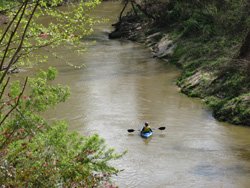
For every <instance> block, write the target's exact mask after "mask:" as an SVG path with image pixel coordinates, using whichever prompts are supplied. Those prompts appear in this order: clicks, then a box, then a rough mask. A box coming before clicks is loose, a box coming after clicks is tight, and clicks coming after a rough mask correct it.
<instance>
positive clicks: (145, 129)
mask: <svg viewBox="0 0 250 188" xmlns="http://www.w3.org/2000/svg"><path fill="white" fill-rule="evenodd" d="M142 132H144V133H147V132H151V128H150V126H147V127H143V129H142Z"/></svg>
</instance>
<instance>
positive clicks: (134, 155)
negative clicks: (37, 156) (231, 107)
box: [46, 2, 250, 188]
mask: <svg viewBox="0 0 250 188" xmlns="http://www.w3.org/2000/svg"><path fill="white" fill-rule="evenodd" d="M119 11H120V4H119V3H118V2H104V3H103V4H102V5H101V6H100V7H99V9H98V10H97V11H96V15H98V16H100V17H109V18H111V21H110V23H112V22H114V20H115V17H116V15H118V12H119ZM110 23H106V24H100V25H98V26H97V27H96V29H97V30H96V32H95V33H94V34H93V35H92V36H90V37H89V40H92V39H94V40H96V42H95V43H90V44H89V46H88V50H87V51H86V53H84V54H82V55H76V54H75V53H73V52H72V51H69V49H67V47H62V48H60V49H58V52H59V53H61V54H64V56H65V60H67V61H69V62H71V63H73V64H75V65H81V64H85V68H81V69H75V68H74V67H70V66H68V65H66V64H65V63H63V62H61V60H58V59H52V60H51V61H50V65H53V66H56V67H57V68H58V70H59V77H58V79H57V82H58V83H62V84H67V85H69V86H70V87H71V93H72V94H71V98H70V99H69V100H68V101H67V102H66V103H64V104H60V105H59V106H58V107H57V108H56V109H54V110H51V111H50V112H49V113H48V115H47V116H48V117H50V118H51V119H67V120H68V122H69V124H70V129H71V130H76V131H78V132H80V133H81V134H82V135H90V134H93V133H98V134H100V135H101V136H102V137H104V138H105V139H106V141H107V143H108V144H109V145H110V146H112V147H114V148H115V149H116V150H117V151H124V150H128V153H127V154H126V155H125V156H124V157H123V158H122V159H120V160H118V161H116V162H115V163H114V164H115V165H116V166H118V167H119V168H120V169H124V171H123V172H121V173H120V174H119V176H118V177H114V180H115V181H116V182H117V184H118V185H119V186H120V187H121V188H127V187H129V188H132V187H136V188H138V187H148V188H153V187H157V188H161V187H162V188H165V187H249V186H250V173H249V169H250V157H249V156H250V154H249V153H250V149H249V148H250V147H249V146H250V137H249V135H250V129H249V128H246V127H236V126H232V125H228V124H224V123H220V122H218V121H216V120H215V119H214V118H213V117H212V116H211V113H210V112H209V111H208V110H206V109H204V107H203V105H202V104H201V102H200V100H196V99H190V98H188V97H186V96H184V95H182V94H180V93H179V92H178V88H177V87H176V85H175V80H176V78H177V77H178V75H179V72H178V71H177V70H176V68H175V67H173V66H171V65H168V64H166V63H164V62H162V61H160V60H157V59H152V57H151V55H150V53H149V51H148V50H147V49H145V48H143V47H142V46H141V45H138V44H135V43H132V42H128V41H123V40H120V41H118V40H116V41H115V40H108V37H107V32H108V31H110V30H111V29H112V28H110V27H108V26H107V25H109V24H110ZM46 66H47V65H46ZM145 121H149V122H150V125H151V127H153V128H158V127H162V126H165V127H166V130H164V131H162V132H161V131H160V130H155V131H154V135H153V136H152V137H151V138H150V139H148V140H147V139H142V138H141V137H140V136H138V135H139V134H138V132H134V133H133V134H128V133H127V129H135V130H137V129H139V128H140V127H141V125H142V124H143V122H145Z"/></svg>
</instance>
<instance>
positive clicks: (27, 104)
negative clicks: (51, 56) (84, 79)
mask: <svg viewBox="0 0 250 188" xmlns="http://www.w3.org/2000/svg"><path fill="white" fill-rule="evenodd" d="M62 2H63V1H62V0H52V1H48V0H34V1H33V0H32V1H31V0H24V1H15V6H14V8H13V7H12V9H9V10H8V11H6V14H7V15H8V16H9V18H10V22H9V25H8V26H7V27H6V30H5V31H1V35H2V37H1V39H0V41H1V42H0V43H1V44H0V50H1V51H0V57H1V61H0V169H1V170H0V185H1V186H2V187H104V186H107V185H111V184H110V177H111V175H112V174H115V173H117V172H118V170H117V169H115V168H114V167H113V166H111V165H110V164H109V161H110V160H113V159H117V158H119V157H121V155H118V154H115V153H114V150H113V149H108V148H106V146H105V143H104V140H103V139H101V138H100V137H99V136H97V135H94V136H91V137H82V136H80V135H78V134H76V133H70V132H69V131H68V130H67V125H66V123H65V122H50V123H49V122H47V121H46V120H45V119H44V118H43V117H42V116H41V115H40V114H41V112H44V111H46V110H47V109H49V108H52V107H54V106H55V105H56V104H58V103H60V102H64V101H65V100H66V99H67V98H68V97H69V88H68V87H65V86H61V85H59V84H58V85H55V84H53V80H54V79H55V78H56V74H57V71H56V69H54V68H51V67H50V68H49V69H48V70H47V71H40V72H39V73H37V74H36V75H35V76H33V77H30V78H28V77H27V78H26V79H24V80H23V79H18V80H17V81H13V80H12V79H13V78H12V77H11V76H9V74H8V72H9V71H10V70H11V69H12V68H14V65H16V66H20V65H26V64H27V62H29V61H30V60H34V59H39V58H42V59H44V57H43V56H36V55H35V53H34V51H35V50H38V49H40V48H44V47H47V46H50V48H49V49H50V50H53V47H56V46H58V45H60V44H65V42H67V43H68V44H69V45H72V46H74V47H79V48H80V47H81V45H80V39H82V38H83V37H84V36H86V35H88V34H90V33H91V32H92V25H93V24H94V23H96V20H95V19H93V18H92V17H90V16H89V13H90V11H91V10H92V8H94V7H95V6H96V5H97V4H98V3H99V1H98V0H89V1H85V0H82V1H78V3H77V4H71V6H70V7H64V10H62V9H59V8H58V7H57V6H58V5H60V4H61V3H62ZM5 8H6V7H5ZM65 9H66V10H65ZM42 16H48V17H50V18H51V20H52V22H51V23H49V24H48V25H46V24H40V21H41V20H40V19H41V17H42ZM34 18H35V19H34ZM34 20H35V21H34ZM51 47H52V48H51Z"/></svg>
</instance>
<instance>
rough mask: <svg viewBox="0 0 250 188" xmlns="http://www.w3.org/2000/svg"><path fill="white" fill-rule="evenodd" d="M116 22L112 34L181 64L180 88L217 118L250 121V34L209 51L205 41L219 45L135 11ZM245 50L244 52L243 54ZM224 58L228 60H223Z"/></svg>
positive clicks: (154, 55)
mask: <svg viewBox="0 0 250 188" xmlns="http://www.w3.org/2000/svg"><path fill="white" fill-rule="evenodd" d="M113 26H114V28H115V29H114V31H113V32H112V33H110V34H109V38H111V39H116V38H125V39H128V40H132V41H136V42H140V43H144V44H145V45H146V46H147V47H148V48H150V49H151V52H152V57H156V58H161V59H163V60H165V61H168V62H170V63H173V64H175V65H177V66H178V67H179V68H181V69H182V75H181V77H180V78H179V79H178V81H177V85H178V86H179V87H180V89H181V92H183V93H185V94H187V95H188V96H190V97H199V98H201V99H202V100H203V101H204V102H205V103H206V104H207V106H208V107H209V108H211V109H212V111H213V115H214V117H215V118H217V119H218V120H221V121H227V122H230V123H233V124H237V125H248V126H249V125H250V78H249V77H250V76H249V75H250V63H249V57H250V55H249V54H250V50H249V44H250V41H249V36H246V38H245V40H243V41H244V42H243V43H242V44H236V45H234V46H233V45H231V44H230V45H228V46H227V44H225V47H223V46H222V47H220V48H221V49H217V48H216V47H215V48H214V49H212V50H211V52H210V51H206V50H203V49H204V46H205V45H206V43H209V44H208V45H211V46H213V45H214V46H216V45H217V44H216V42H210V41H208V42H207V41H206V42H205V43H203V42H202V41H198V42H197V39H195V38H194V37H193V38H192V37H191V38H190V39H187V38H183V37H179V36H177V35H176V34H175V33H174V32H173V30H171V29H169V28H162V27H158V25H157V24H156V23H154V22H150V21H145V20H143V19H140V18H139V17H137V16H135V15H126V16H124V17H122V19H121V21H120V22H118V23H116V24H114V25H113ZM219 40H220V39H219ZM196 48H197V50H196V52H197V51H198V52H199V50H200V52H199V53H200V54H199V55H197V54H195V56H197V57H195V58H194V57H193V56H194V55H193V54H192V53H193V52H194V49H196ZM211 48H212V47H211ZM202 50H203V51H202ZM208 50H209V49H208ZM222 50H223V53H222ZM243 50H244V56H243V55H240V54H242V52H243ZM204 57H206V58H204ZM209 57H213V60H210V59H209ZM223 58H224V59H226V60H223V61H222V60H221V59H223Z"/></svg>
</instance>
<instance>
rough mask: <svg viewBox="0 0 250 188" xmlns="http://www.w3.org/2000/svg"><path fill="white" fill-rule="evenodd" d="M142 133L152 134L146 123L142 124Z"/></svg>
mask: <svg viewBox="0 0 250 188" xmlns="http://www.w3.org/2000/svg"><path fill="white" fill-rule="evenodd" d="M141 132H142V133H148V132H153V131H152V129H151V128H150V126H149V124H148V122H145V123H144V126H143V128H142V130H141Z"/></svg>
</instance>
